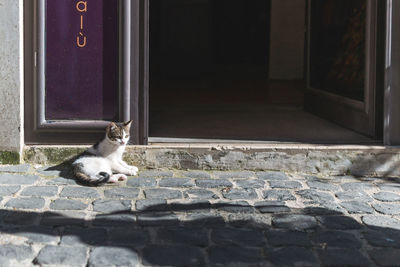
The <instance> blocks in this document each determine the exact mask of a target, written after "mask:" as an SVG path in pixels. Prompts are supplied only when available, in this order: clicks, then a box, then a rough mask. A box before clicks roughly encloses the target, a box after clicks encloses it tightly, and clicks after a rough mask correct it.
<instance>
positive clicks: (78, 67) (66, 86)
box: [46, 0, 119, 120]
mask: <svg viewBox="0 0 400 267" xmlns="http://www.w3.org/2000/svg"><path fill="white" fill-rule="evenodd" d="M118 37H119V34H118V0H86V1H78V0H47V2H46V119H47V120H116V119H117V118H118V54H119V53H118Z"/></svg>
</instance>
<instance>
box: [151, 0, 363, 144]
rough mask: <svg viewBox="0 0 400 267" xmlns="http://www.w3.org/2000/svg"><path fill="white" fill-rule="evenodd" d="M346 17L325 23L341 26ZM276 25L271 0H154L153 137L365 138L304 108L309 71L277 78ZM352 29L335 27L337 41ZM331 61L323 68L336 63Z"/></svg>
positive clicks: (308, 139)
mask: <svg viewBox="0 0 400 267" xmlns="http://www.w3.org/2000/svg"><path fill="white" fill-rule="evenodd" d="M361 1H363V0H361ZM327 2H329V1H327ZM330 2H332V1H330ZM340 2H343V1H340ZM317 8H320V9H321V10H322V9H323V8H325V7H324V6H323V7H317ZM339 8H340V7H339ZM338 12H340V10H338ZM302 15H304V17H305V16H306V14H305V13H304V14H302ZM351 15H352V14H347V17H344V18H343V20H344V21H345V22H346V21H347V20H348V19H349V16H351ZM321 16H322V15H321ZM315 21H318V18H316V19H315ZM345 22H343V23H342V25H339V24H340V23H339V24H338V25H328V26H326V25H325V26H326V27H328V28H329V27H331V30H332V29H333V30H335V29H337V28H338V27H342V28H343V27H344V26H343V25H347V24H346V23H345ZM270 24H271V3H270V1H266V0H252V1H248V0H218V1H215V0H168V1H165V0H150V90H149V92H150V95H149V103H150V117H149V125H150V129H149V131H150V132H149V136H150V137H158V138H192V139H193V138H194V139H218V140H252V141H289V142H290V141H294V142H297V141H307V142H324V143H335V142H343V141H344V140H347V141H348V142H353V141H354V140H361V141H362V140H364V139H365V140H364V141H366V140H367V139H366V138H365V137H363V136H361V135H358V134H356V133H354V132H352V131H349V130H347V129H344V128H341V127H340V126H338V125H335V124H333V123H330V122H328V121H325V120H322V119H320V118H318V117H317V116H315V115H312V114H310V113H307V112H305V111H304V110H303V105H304V90H305V87H306V85H305V81H304V80H305V72H304V76H303V77H301V78H299V79H285V80H279V79H270V76H269V72H270V67H269V66H270V45H271V42H270V37H271V25H270ZM323 26H324V25H322V26H321V27H323ZM335 27H336V28H335ZM322 30H323V29H322V28H321V29H320V31H322ZM345 33H346V31H344V30H343V29H341V31H338V30H336V35H335V36H334V38H336V39H337V41H336V43H339V44H340V40H341V35H343V34H345ZM325 37H326V35H325ZM322 38H323V37H322ZM316 41H319V40H316ZM326 41H327V40H326ZM338 46H339V45H338ZM324 49H325V50H327V49H329V47H323V48H322V49H321V50H320V51H319V54H316V56H314V60H315V61H317V60H318V59H320V58H321V55H322V53H324V51H323V50H324ZM338 49H340V47H339V48H338ZM361 49H362V48H361ZM305 51H306V49H304V51H302V52H301V53H302V56H304V54H305V53H306V52H305ZM335 51H336V52H337V50H335ZM334 53H335V52H334ZM334 53H333V54H334ZM322 56H323V55H322ZM329 56H332V53H330V54H329ZM334 56H335V55H333V57H334ZM330 60H331V61H330V62H328V63H326V61H325V62H323V64H325V65H323V64H322V65H321V64H320V68H325V69H327V68H328V69H329V68H330V67H331V66H332V64H333V63H332V62H334V60H332V58H331V59H330ZM329 64H331V65H329ZM317 70H318V69H317ZM319 71H320V70H319ZM325 72H326V73H328V71H326V70H325ZM314 76H315V77H318V75H314ZM314 80H315V81H316V82H318V81H317V79H314ZM326 84H330V83H329V82H327V83H326ZM321 86H323V85H321ZM316 128H318V129H319V130H318V131H315V129H316Z"/></svg>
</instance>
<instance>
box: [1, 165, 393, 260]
mask: <svg viewBox="0 0 400 267" xmlns="http://www.w3.org/2000/svg"><path fill="white" fill-rule="evenodd" d="M65 173H68V172H65V171H62V170H57V169H56V168H49V167H46V166H45V167H38V168H35V167H34V166H30V165H20V166H15V167H13V166H0V266H32V265H34V264H36V265H41V266H59V265H62V266H82V267H84V266H85V267H86V266H398V264H399V262H400V259H399V255H400V254H399V253H400V191H399V188H400V179H399V178H390V179H385V178H380V179H376V178H373V177H372V178H357V177H352V176H340V177H316V176H308V175H303V174H294V173H283V172H270V171H260V172H257V171H244V170H242V171H226V172H224V171H218V172H212V171H203V170H186V171H182V170H145V171H141V172H140V173H139V176H138V177H129V179H128V181H126V182H120V183H118V184H107V185H104V186H100V187H85V186H81V185H79V184H77V183H76V182H75V181H74V180H71V179H70V177H69V176H68V175H64V174H65Z"/></svg>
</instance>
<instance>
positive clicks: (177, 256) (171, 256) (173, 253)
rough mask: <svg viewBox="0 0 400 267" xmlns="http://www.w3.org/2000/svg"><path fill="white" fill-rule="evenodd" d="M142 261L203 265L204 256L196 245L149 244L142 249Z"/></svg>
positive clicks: (162, 263) (152, 264) (153, 263)
mask: <svg viewBox="0 0 400 267" xmlns="http://www.w3.org/2000/svg"><path fill="white" fill-rule="evenodd" d="M143 257H144V263H145V264H148V265H151V266H154V265H167V266H168V265H170V266H171V265H172V266H204V264H205V262H204V256H203V253H202V251H201V250H200V249H199V248H197V247H190V246H186V245H168V246H163V245H150V246H147V247H146V248H144V250H143Z"/></svg>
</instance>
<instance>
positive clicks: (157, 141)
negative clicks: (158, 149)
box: [148, 137, 383, 148]
mask: <svg viewBox="0 0 400 267" xmlns="http://www.w3.org/2000/svg"><path fill="white" fill-rule="evenodd" d="M382 143H383V142H382V141H379V140H373V139H370V140H365V139H364V140H362V141H360V142H352V143H348V142H342V141H337V142H318V141H312V142H310V141H306V142H301V141H283V140H273V141H265V140H239V139H238V140H235V139H212V138H210V139H208V138H174V137H149V139H148V144H149V145H150V146H162V145H165V146H168V145H179V144H181V145H189V144H190V145H196V144H203V145H235V146H237V145H258V146H260V145H261V146H270V147H271V146H275V147H277V146H278V147H279V146H288V147H304V148H307V147H316V146H318V147H324V146H336V147H340V146H342V147H346V148H348V147H352V146H354V147H366V148H367V147H368V148H371V147H381V146H382Z"/></svg>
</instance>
